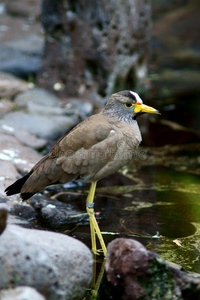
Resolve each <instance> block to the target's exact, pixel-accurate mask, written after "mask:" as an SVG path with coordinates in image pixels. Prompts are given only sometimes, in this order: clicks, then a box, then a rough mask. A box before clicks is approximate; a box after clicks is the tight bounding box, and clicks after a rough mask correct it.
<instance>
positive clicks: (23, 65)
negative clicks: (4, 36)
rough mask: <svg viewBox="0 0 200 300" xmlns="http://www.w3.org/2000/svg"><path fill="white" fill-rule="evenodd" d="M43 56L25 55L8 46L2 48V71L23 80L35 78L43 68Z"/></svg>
mask: <svg viewBox="0 0 200 300" xmlns="http://www.w3.org/2000/svg"><path fill="white" fill-rule="evenodd" d="M24 42H25V41H24ZM41 55H42V54H37V55H36V54H29V53H23V52H21V50H15V49H12V48H11V47H8V46H4V45H2V46H0V71H2V72H6V73H10V74H13V75H15V76H17V77H20V78H23V79H29V78H30V75H33V76H35V75H36V74H37V73H38V71H39V69H40V68H41Z"/></svg>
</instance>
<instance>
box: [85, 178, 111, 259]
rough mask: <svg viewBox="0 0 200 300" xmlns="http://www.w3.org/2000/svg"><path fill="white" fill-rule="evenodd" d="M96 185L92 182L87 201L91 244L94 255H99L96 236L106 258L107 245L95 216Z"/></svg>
mask: <svg viewBox="0 0 200 300" xmlns="http://www.w3.org/2000/svg"><path fill="white" fill-rule="evenodd" d="M96 185H97V182H96V181H95V182H92V183H91V186H90V190H89V194H88V196H87V200H86V210H87V213H88V216H89V220H90V231H91V243H92V251H93V252H94V253H98V251H99V250H97V246H96V235H95V233H96V234H97V237H98V239H99V242H100V245H101V247H102V251H103V254H104V256H106V253H107V250H106V245H105V243H104V240H103V237H102V234H101V231H100V229H99V225H98V224H97V220H96V219H95V215H94V195H95V190H96Z"/></svg>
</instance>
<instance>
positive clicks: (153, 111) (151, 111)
mask: <svg viewBox="0 0 200 300" xmlns="http://www.w3.org/2000/svg"><path fill="white" fill-rule="evenodd" d="M134 111H135V113H136V114H137V113H139V112H144V113H149V114H158V115H160V113H159V111H158V110H157V109H155V108H153V107H151V106H148V105H145V104H141V103H136V104H135V110H134Z"/></svg>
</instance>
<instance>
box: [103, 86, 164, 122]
mask: <svg viewBox="0 0 200 300" xmlns="http://www.w3.org/2000/svg"><path fill="white" fill-rule="evenodd" d="M103 113H104V114H106V115H107V116H110V117H114V118H117V119H119V120H122V121H126V122H129V121H132V120H135V119H136V117H137V116H139V115H141V114H143V113H150V114H159V111H158V110H157V109H155V108H153V107H151V106H147V105H144V104H143V102H142V99H141V98H140V96H139V95H138V94H137V93H135V92H132V91H128V90H125V91H121V92H118V93H115V94H113V95H112V96H111V97H110V99H109V100H108V102H107V104H106V106H105V108H104V109H103Z"/></svg>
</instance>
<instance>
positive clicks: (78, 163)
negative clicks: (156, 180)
mask: <svg viewBox="0 0 200 300" xmlns="http://www.w3.org/2000/svg"><path fill="white" fill-rule="evenodd" d="M143 113H150V114H159V111H158V110H157V109H155V108H153V107H150V106H147V105H144V104H143V101H142V99H141V98H140V96H139V95H138V94H137V93H136V92H134V91H130V90H124V91H120V92H117V93H114V94H112V95H111V97H110V98H109V100H108V102H107V104H106V105H105V106H104V108H103V109H102V110H101V111H100V112H98V113H97V114H94V115H92V116H90V117H89V118H87V119H85V120H84V121H82V122H81V123H79V124H78V125H77V126H76V127H74V128H73V129H72V130H71V131H69V132H68V133H67V134H66V135H65V136H63V137H62V138H61V139H60V140H59V141H58V143H57V144H56V145H55V146H54V147H53V148H52V150H51V151H50V152H49V153H48V154H47V155H46V156H44V157H43V158H42V159H41V160H40V161H39V162H38V163H36V164H35V166H34V167H33V168H32V169H31V170H30V172H29V173H28V174H26V175H25V176H24V177H22V178H20V179H18V180H17V181H15V182H14V183H13V184H11V185H10V186H8V187H7V188H6V189H5V193H6V195H7V196H11V195H14V194H19V193H20V197H21V198H22V200H28V199H29V198H30V197H32V196H33V195H34V194H35V193H37V192H40V191H41V190H43V189H44V188H45V187H46V186H51V185H56V184H60V185H61V184H64V183H66V182H70V181H83V182H85V183H90V189H89V192H88V196H87V199H86V211H87V213H88V216H89V224H90V234H91V246H92V247H91V248H92V251H93V253H95V254H101V253H102V254H103V255H104V256H106V253H107V250H106V245H105V242H104V240H103V237H102V234H101V231H100V228H99V225H98V223H97V221H96V218H95V214H94V196H95V190H96V184H97V182H98V181H99V180H101V179H102V178H104V177H106V176H108V175H111V174H114V173H116V172H117V171H118V170H119V169H120V168H122V167H123V166H125V165H126V164H127V163H128V162H129V161H130V160H131V159H132V157H133V155H134V151H135V150H136V149H137V147H138V146H139V144H140V143H141V141H142V137H141V133H140V129H139V126H138V123H137V117H138V116H140V115H141V114H143ZM96 236H97V238H98V240H99V243H100V246H101V248H100V249H97V242H96Z"/></svg>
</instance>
